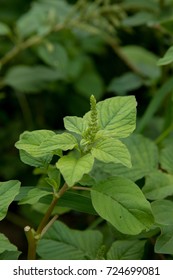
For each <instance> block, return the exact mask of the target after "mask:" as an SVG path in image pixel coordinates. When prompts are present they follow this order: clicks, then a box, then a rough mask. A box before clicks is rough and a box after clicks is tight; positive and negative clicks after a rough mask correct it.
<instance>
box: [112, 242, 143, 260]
mask: <svg viewBox="0 0 173 280" xmlns="http://www.w3.org/2000/svg"><path fill="white" fill-rule="evenodd" d="M145 244H146V240H118V241H115V242H114V243H113V244H112V246H111V248H110V249H109V251H108V252H107V259H108V260H141V259H142V257H143V254H144V247H145Z"/></svg>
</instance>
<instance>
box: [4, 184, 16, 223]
mask: <svg viewBox="0 0 173 280" xmlns="http://www.w3.org/2000/svg"><path fill="white" fill-rule="evenodd" d="M19 190H20V182H19V181H17V180H10V181H7V182H0V198H1V203H0V220H2V219H4V217H5V216H6V213H7V211H8V207H9V205H10V204H11V202H12V201H13V200H14V198H15V196H16V195H17V194H18V193H19Z"/></svg>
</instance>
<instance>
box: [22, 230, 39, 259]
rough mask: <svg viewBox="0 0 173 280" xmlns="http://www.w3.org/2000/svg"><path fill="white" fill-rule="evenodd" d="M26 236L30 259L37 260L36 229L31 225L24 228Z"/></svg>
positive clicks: (28, 257)
mask: <svg viewBox="0 0 173 280" xmlns="http://www.w3.org/2000/svg"><path fill="white" fill-rule="evenodd" d="M24 231H25V234H26V238H27V241H28V256H27V259H28V260H35V257H36V246H37V240H36V239H35V235H34V231H33V229H32V228H31V227H30V226H26V227H25V228H24Z"/></svg>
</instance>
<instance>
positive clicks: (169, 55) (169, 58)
mask: <svg viewBox="0 0 173 280" xmlns="http://www.w3.org/2000/svg"><path fill="white" fill-rule="evenodd" d="M172 62H173V46H171V47H170V48H169V49H168V50H167V52H166V53H165V55H164V56H163V57H162V58H160V59H159V60H158V62H157V65H159V66H162V65H167V64H169V63H172Z"/></svg>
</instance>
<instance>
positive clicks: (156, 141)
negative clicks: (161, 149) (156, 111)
mask: <svg viewBox="0 0 173 280" xmlns="http://www.w3.org/2000/svg"><path fill="white" fill-rule="evenodd" d="M172 130H173V123H172V124H171V125H170V126H169V127H168V128H167V129H166V130H165V131H164V132H163V133H162V134H161V135H160V136H159V137H158V138H157V139H156V140H155V143H156V144H159V143H161V142H162V141H163V140H164V139H165V138H166V137H167V136H168V135H169V133H170V132H171V131H172Z"/></svg>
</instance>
